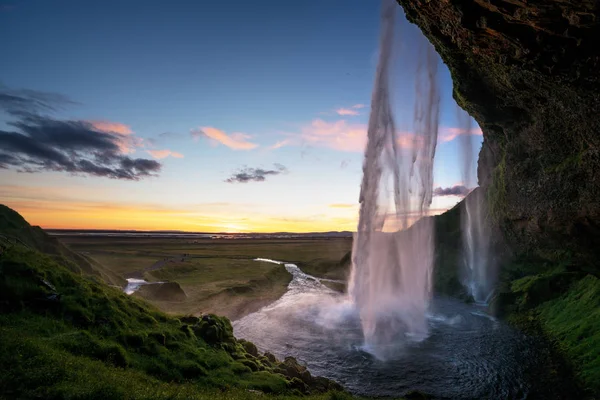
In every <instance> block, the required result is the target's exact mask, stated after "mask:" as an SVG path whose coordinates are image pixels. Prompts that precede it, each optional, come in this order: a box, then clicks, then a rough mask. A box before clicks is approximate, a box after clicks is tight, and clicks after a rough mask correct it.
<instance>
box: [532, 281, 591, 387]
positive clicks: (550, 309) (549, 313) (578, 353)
mask: <svg viewBox="0 0 600 400" xmlns="http://www.w3.org/2000/svg"><path fill="white" fill-rule="evenodd" d="M537 311H538V312H539V319H540V321H541V323H542V325H543V327H544V329H545V331H546V332H548V334H549V335H551V336H552V337H553V338H555V339H556V340H557V341H558V343H559V344H560V347H561V349H562V350H564V351H565V353H566V354H567V355H568V356H569V358H570V359H572V360H573V361H574V364H575V365H576V366H577V375H578V377H579V378H580V379H581V380H582V381H583V382H584V384H585V385H586V386H587V387H590V388H592V389H593V390H594V391H597V392H600V279H598V278H597V277H595V276H592V275H587V276H586V277H584V278H583V279H581V280H580V281H578V282H576V283H574V284H573V285H572V286H571V287H570V289H569V290H568V291H567V292H566V293H565V294H564V295H563V296H561V297H559V298H557V299H554V300H551V301H548V302H545V303H543V304H541V305H540V306H539V307H538V309H537Z"/></svg>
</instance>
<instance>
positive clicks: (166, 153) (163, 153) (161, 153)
mask: <svg viewBox="0 0 600 400" xmlns="http://www.w3.org/2000/svg"><path fill="white" fill-rule="evenodd" d="M147 152H148V154H150V155H151V156H152V157H154V158H157V159H159V160H160V159H163V158H167V157H175V158H183V154H181V153H177V152H176V151H171V150H167V149H164V150H147Z"/></svg>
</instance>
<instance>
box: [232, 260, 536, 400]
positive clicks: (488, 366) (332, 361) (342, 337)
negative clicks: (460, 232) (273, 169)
mask: <svg viewBox="0 0 600 400" xmlns="http://www.w3.org/2000/svg"><path fill="white" fill-rule="evenodd" d="M262 261H271V262H275V263H277V264H282V265H283V266H284V267H285V268H286V269H287V271H289V272H290V273H291V274H292V277H293V279H292V281H291V282H290V284H289V286H288V291H287V292H286V293H285V294H284V295H283V296H282V297H281V298H280V299H279V300H277V301H276V302H274V303H272V304H271V305H269V306H266V307H264V308H262V309H261V310H259V311H258V312H255V313H253V314H249V315H247V316H246V317H244V318H242V319H240V320H237V321H234V322H233V327H234V333H235V335H236V337H239V338H245V339H248V340H250V341H252V342H254V343H255V344H256V345H257V346H258V348H259V349H260V350H261V351H269V352H272V353H273V354H275V355H276V356H277V357H278V358H280V359H283V358H284V357H285V356H294V357H296V358H297V359H298V361H300V362H301V363H303V364H305V365H307V367H308V368H309V370H310V371H311V372H312V373H313V374H315V375H320V376H325V377H328V378H331V379H334V380H336V381H337V382H339V383H341V384H342V385H344V387H345V388H346V389H348V390H349V391H351V392H353V393H355V394H359V395H368V396H394V397H398V396H401V395H402V394H404V393H406V392H408V391H411V390H420V391H422V392H425V393H428V394H431V395H433V396H435V398H441V399H482V398H493V399H507V398H510V399H521V398H525V397H526V396H527V393H528V391H529V383H528V382H527V378H526V372H527V370H528V369H530V367H531V364H532V363H534V360H535V359H536V355H535V351H536V350H535V348H536V347H535V345H534V343H533V342H532V340H531V339H529V338H528V337H526V336H524V335H523V334H521V333H519V332H517V331H514V330H513V329H511V328H509V327H508V326H506V325H505V324H503V323H502V322H500V321H498V320H496V319H494V318H493V317H491V316H489V315H488V314H487V313H486V310H485V308H482V307H480V306H477V305H468V304H464V303H461V302H459V301H457V300H453V299H448V298H438V297H434V298H433V300H432V302H431V307H430V309H429V311H428V312H427V314H426V318H425V321H426V324H427V327H428V330H429V336H428V337H426V338H424V339H423V340H420V341H408V342H406V341H405V339H404V338H397V340H399V341H402V343H404V345H403V347H402V351H401V352H397V351H396V352H394V353H393V357H390V358H388V359H386V361H381V360H379V359H378V358H377V357H375V356H373V355H372V354H371V353H369V352H367V351H365V349H364V343H365V342H364V336H363V331H362V326H361V323H360V316H359V311H358V309H357V308H356V307H355V306H354V304H353V302H352V301H350V300H349V299H348V297H347V296H346V295H342V294H340V293H337V292H335V291H333V290H331V289H329V288H328V287H327V286H325V285H324V284H322V283H321V280H320V279H318V278H316V277H313V276H310V275H308V274H305V273H304V272H302V271H301V270H300V269H299V268H298V267H297V266H296V265H294V264H289V263H283V262H280V261H273V260H269V259H262ZM392 346H393V343H392Z"/></svg>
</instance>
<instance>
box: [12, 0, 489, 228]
mask: <svg viewBox="0 0 600 400" xmlns="http://www.w3.org/2000/svg"><path fill="white" fill-rule="evenodd" d="M0 5H1V6H0V37H3V38H8V40H2V41H1V42H0V54H2V57H0V70H1V71H2V75H0V84H1V85H3V86H1V87H0V89H2V90H4V91H5V92H7V93H13V94H15V93H17V94H22V93H23V92H22V90H23V89H27V90H31V91H36V92H46V93H57V94H60V95H62V96H65V97H67V98H68V99H70V100H71V101H72V102H73V103H63V104H61V105H60V106H59V107H58V106H57V107H54V108H53V110H52V112H46V114H51V117H52V118H53V119H56V120H69V121H86V123H87V124H89V126H91V127H93V129H95V130H96V131H100V132H108V133H110V134H111V135H113V136H114V137H119V138H121V136H123V137H124V139H123V141H121V142H122V143H126V147H127V149H126V150H124V151H125V153H124V154H128V156H129V157H132V158H147V159H152V160H155V161H157V162H159V163H160V164H162V168H161V170H160V172H159V173H158V176H153V177H143V178H140V179H139V180H124V179H111V178H109V177H105V176H98V175H93V174H88V173H81V172H78V173H76V174H75V175H73V173H72V172H69V171H62V170H60V168H54V170H53V171H48V170H43V169H42V170H41V171H36V172H33V173H23V172H17V170H18V169H19V167H18V166H15V165H9V166H6V168H5V169H0V198H1V199H3V200H2V201H4V202H5V203H7V204H8V205H10V206H13V207H15V208H16V209H17V210H19V211H21V212H22V213H23V214H24V215H25V216H26V217H28V218H29V219H31V220H32V222H33V223H38V224H40V225H42V226H44V227H48V228H50V227H65V228H66V227H77V228H82V227H88V228H109V227H114V228H120V229H125V228H132V229H184V230H213V231H222V230H230V231H232V230H263V231H265V230H266V231H269V230H298V231H302V230H304V231H310V230H337V229H340V230H342V229H352V227H355V226H356V211H357V208H356V204H357V199H358V192H359V185H360V179H361V164H362V157H363V155H362V151H361V147H360V135H361V134H362V133H363V131H364V125H366V123H367V121H368V110H369V103H370V96H371V91H372V83H373V78H374V70H375V66H376V62H377V45H378V35H379V11H380V4H379V2H376V1H372V2H371V1H364V0H344V1H338V0H327V1H316V0H314V1H313V0H311V1H305V2H285V1H270V0H269V1H266V0H264V1H262V0H261V1H254V2H246V1H229V2H209V1H197V2H192V1H181V2H164V1H143V2H142V1H125V2H117V1H105V2H82V1H52V2H49V1H42V0H40V1H34V0H31V1H4V0H2V1H0ZM399 13H400V14H401V10H400V9H399ZM402 19H403V18H402ZM402 23H403V25H402V28H401V30H400V32H399V37H400V38H401V41H402V43H403V46H404V47H403V52H402V53H401V54H400V57H405V58H411V56H413V55H414V54H412V52H414V51H415V49H414V48H412V47H411V46H412V45H411V44H412V43H414V42H415V40H416V39H415V38H416V37H417V36H418V35H421V33H420V32H419V31H418V30H417V29H416V28H415V27H414V26H412V25H409V24H408V23H407V22H406V21H404V20H403V21H402ZM400 61H401V60H399V62H398V65H402V62H400ZM394 82H395V89H396V91H395V98H396V99H403V98H406V96H407V95H406V92H407V91H408V90H412V86H414V84H413V82H412V81H411V73H410V71H403V70H396V73H395V75H394ZM440 82H441V91H442V118H441V126H442V128H441V130H440V136H441V140H440V142H439V146H438V156H437V158H436V169H435V183H436V185H438V186H440V187H451V186H454V185H456V184H457V183H460V182H461V171H460V165H461V164H460V163H461V161H460V159H459V154H460V148H459V146H458V141H459V140H461V137H462V135H458V136H457V137H456V138H455V139H453V140H449V139H452V137H453V135H452V132H456V131H452V128H460V126H459V125H458V122H457V121H456V106H455V105H454V102H453V100H452V98H451V92H452V89H451V79H450V76H449V73H448V71H447V69H446V68H445V66H442V68H441V70H440ZM411 95H412V94H411ZM402 103H403V102H402V101H399V102H397V114H398V116H399V119H400V120H402V118H408V117H407V116H408V115H412V110H411V109H409V108H408V107H403V104H402ZM353 114H355V115H353ZM14 119H15V116H14V114H11V113H10V112H6V110H5V112H2V110H0V130H4V131H5V132H8V131H13V130H14V128H13V127H12V126H11V125H9V124H8V123H10V122H11V121H12V122H14ZM475 126H476V125H475ZM207 132H208V134H207ZM118 135H121V136H118ZM454 136H456V135H454ZM210 137H212V139H211V138H210ZM472 137H473V138H474V149H475V150H476V151H477V150H478V149H479V147H480V145H481V136H480V135H478V134H475V135H472ZM125 139H126V140H125ZM119 140H120V139H119ZM121 142H120V143H121ZM124 146H125V145H124ZM59 150H60V149H59ZM167 150H168V151H169V152H170V153H169V152H167ZM167 154H171V156H166V157H165V155H167ZM174 156H176V157H174ZM157 157H162V158H157ZM475 159H476V158H475ZM274 164H278V165H279V164H280V165H283V166H284V167H285V169H278V167H276V166H274ZM243 168H255V169H256V168H258V169H262V170H263V171H262V172H264V171H273V174H267V175H265V180H264V181H260V182H254V181H250V182H247V183H227V182H225V180H226V179H228V178H229V177H231V176H232V175H233V174H235V173H239V172H240V170H241V169H243ZM21 169H22V168H21ZM242 172H244V171H242ZM245 172H248V171H245ZM250 172H257V171H255V170H250ZM260 172H261V171H258V173H259V174H260ZM468 186H473V183H471V184H470V185H468ZM450 197H454V196H450ZM456 200H457V199H453V198H446V199H437V200H436V201H437V202H438V203H439V206H440V207H447V206H448V205H450V204H451V203H453V202H455V201H456ZM435 206H436V204H434V208H435Z"/></svg>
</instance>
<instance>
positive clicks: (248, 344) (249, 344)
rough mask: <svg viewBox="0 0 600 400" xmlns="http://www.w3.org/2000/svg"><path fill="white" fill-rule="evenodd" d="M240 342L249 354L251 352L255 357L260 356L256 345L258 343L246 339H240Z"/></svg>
mask: <svg viewBox="0 0 600 400" xmlns="http://www.w3.org/2000/svg"><path fill="white" fill-rule="evenodd" d="M238 343H240V344H241V345H242V347H243V348H244V350H245V351H246V352H247V353H248V354H251V355H252V356H254V357H258V348H257V347H256V345H255V344H254V343H252V342H249V341H247V340H244V339H240V340H238Z"/></svg>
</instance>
